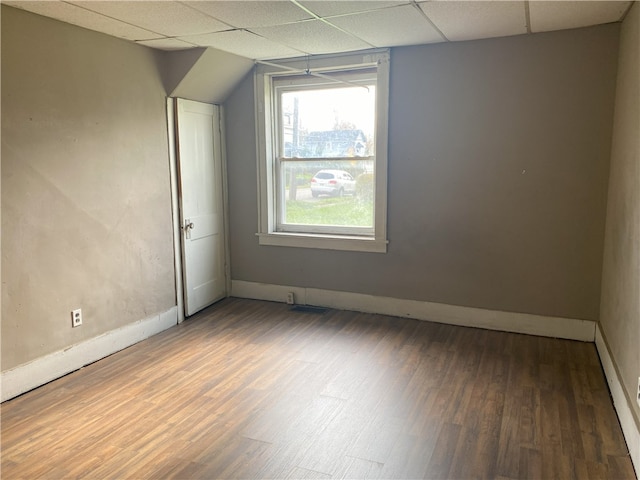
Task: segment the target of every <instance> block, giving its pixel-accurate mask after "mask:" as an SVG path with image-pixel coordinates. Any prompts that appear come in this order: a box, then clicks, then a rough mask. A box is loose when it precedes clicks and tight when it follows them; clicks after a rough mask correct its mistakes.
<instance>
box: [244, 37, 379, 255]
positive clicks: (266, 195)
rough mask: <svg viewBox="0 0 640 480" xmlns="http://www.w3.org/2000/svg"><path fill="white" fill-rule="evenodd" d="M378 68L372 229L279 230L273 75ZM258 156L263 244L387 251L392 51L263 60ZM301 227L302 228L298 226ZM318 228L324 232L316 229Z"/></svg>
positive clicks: (258, 82)
mask: <svg viewBox="0 0 640 480" xmlns="http://www.w3.org/2000/svg"><path fill="white" fill-rule="evenodd" d="M367 67H369V68H370V67H376V70H377V75H376V77H377V79H376V132H375V142H376V145H375V177H374V178H375V204H374V229H373V230H374V231H373V235H372V234H371V233H370V232H366V233H363V234H359V233H358V231H357V229H349V228H346V229H340V228H337V229H335V231H334V233H326V232H325V231H322V229H317V228H314V227H313V226H309V229H308V231H306V232H301V231H279V230H278V225H277V221H278V215H277V211H276V208H277V204H278V202H277V201H276V197H275V196H276V195H277V194H278V191H277V172H276V166H277V163H278V162H277V161H276V158H277V157H276V156H277V155H278V151H277V149H278V138H277V137H278V132H277V131H276V125H277V122H276V118H275V115H277V112H276V111H275V110H276V106H275V101H274V98H273V92H274V85H273V82H274V80H275V79H277V78H279V77H282V76H290V75H292V74H294V75H295V74H296V72H297V73H299V74H304V73H305V72H311V73H312V75H311V77H312V78H315V77H313V74H314V73H317V74H321V75H322V74H325V73H326V75H328V76H329V77H330V76H331V74H330V73H329V72H331V71H333V72H336V71H350V70H356V71H357V70H358V69H363V68H367ZM254 87H255V99H256V125H257V137H258V138H257V159H258V233H257V235H258V241H259V244H260V245H272V246H287V247H305V248H321V249H331V250H350V251H362V252H381V253H384V252H386V251H387V244H388V241H387V144H388V143H387V142H388V141H387V130H388V113H389V100H388V99H389V51H388V50H386V49H385V50H375V51H366V52H358V53H350V54H344V55H331V56H318V57H313V58H311V59H309V58H297V59H287V60H279V61H277V64H275V63H271V62H269V63H266V62H265V63H260V62H258V65H257V66H256V69H255V76H254ZM295 230H300V229H297V228H296V229H295ZM318 230H320V231H318Z"/></svg>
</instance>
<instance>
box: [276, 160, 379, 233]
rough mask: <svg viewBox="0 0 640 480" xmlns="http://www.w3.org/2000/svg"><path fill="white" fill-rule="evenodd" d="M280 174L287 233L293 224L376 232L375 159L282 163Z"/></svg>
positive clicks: (282, 209)
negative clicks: (354, 228) (374, 224)
mask: <svg viewBox="0 0 640 480" xmlns="http://www.w3.org/2000/svg"><path fill="white" fill-rule="evenodd" d="M280 174H281V177H280V178H281V182H280V185H281V190H280V193H281V195H280V199H281V200H280V202H281V205H280V209H279V211H280V212H281V218H280V224H281V225H282V226H283V229H284V230H286V229H287V228H286V227H287V226H294V225H314V226H326V227H331V226H336V227H357V228H363V227H364V228H370V229H373V213H374V211H373V206H374V185H375V182H374V160H372V159H367V160H357V159H353V160H351V159H350V160H320V161H310V162H295V161H292V162H289V161H286V160H283V161H282V163H281V169H280ZM328 230H330V229H328Z"/></svg>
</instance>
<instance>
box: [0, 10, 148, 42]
mask: <svg viewBox="0 0 640 480" xmlns="http://www.w3.org/2000/svg"><path fill="white" fill-rule="evenodd" d="M2 3H4V4H7V5H9V6H12V7H16V8H21V9H23V10H27V11H29V12H33V13H36V14H38V15H43V16H45V17H49V18H54V19H56V20H60V21H62V22H66V23H70V24H72V25H77V26H79V27H83V28H87V29H89V30H95V31H97V32H102V33H106V34H107V35H112V36H114V37H119V38H124V39H126V40H146V39H152V38H158V37H160V35H158V34H157V33H155V32H150V31H148V30H145V29H143V28H140V27H136V26H134V25H129V24H128V23H123V22H121V21H119V20H115V19H113V18H109V17H105V16H104V15H100V14H99V13H95V12H91V11H89V10H86V9H84V8H81V7H77V6H74V5H71V4H69V3H63V2H52V1H33V2H31V1H14V2H9V1H3V2H2Z"/></svg>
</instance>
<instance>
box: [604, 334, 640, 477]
mask: <svg viewBox="0 0 640 480" xmlns="http://www.w3.org/2000/svg"><path fill="white" fill-rule="evenodd" d="M595 342H596V348H597V349H598V355H599V356H600V362H601V363H602V368H603V369H604V375H605V378H606V379H607V383H608V384H609V391H610V392H611V397H612V398H613V407H614V408H615V410H616V413H617V414H618V419H619V420H620V425H621V426H622V433H623V434H624V439H625V440H626V442H627V448H628V449H629V455H630V456H631V461H632V463H633V467H634V468H635V470H636V472H640V429H639V428H638V424H637V423H636V422H635V420H634V418H633V413H632V409H631V406H630V405H629V399H628V397H627V396H626V395H625V394H624V389H623V388H622V382H621V381H620V377H619V376H618V369H617V368H616V367H615V364H614V363H613V357H612V356H611V353H610V352H609V347H608V345H607V342H606V341H605V338H604V335H603V334H602V331H601V330H600V325H598V326H597V328H596V340H595Z"/></svg>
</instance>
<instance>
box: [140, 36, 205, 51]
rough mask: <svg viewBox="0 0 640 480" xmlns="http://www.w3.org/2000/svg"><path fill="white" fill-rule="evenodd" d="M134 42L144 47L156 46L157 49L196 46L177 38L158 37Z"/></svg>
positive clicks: (183, 48) (177, 48)
mask: <svg viewBox="0 0 640 480" xmlns="http://www.w3.org/2000/svg"><path fill="white" fill-rule="evenodd" d="M136 43H139V44H140V45H144V46H146V47H151V48H157V49H158V50H185V49H187V48H196V46H195V45H193V44H191V43H187V42H183V41H182V40H178V39H177V38H158V39H155V40H142V41H139V42H136Z"/></svg>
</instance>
